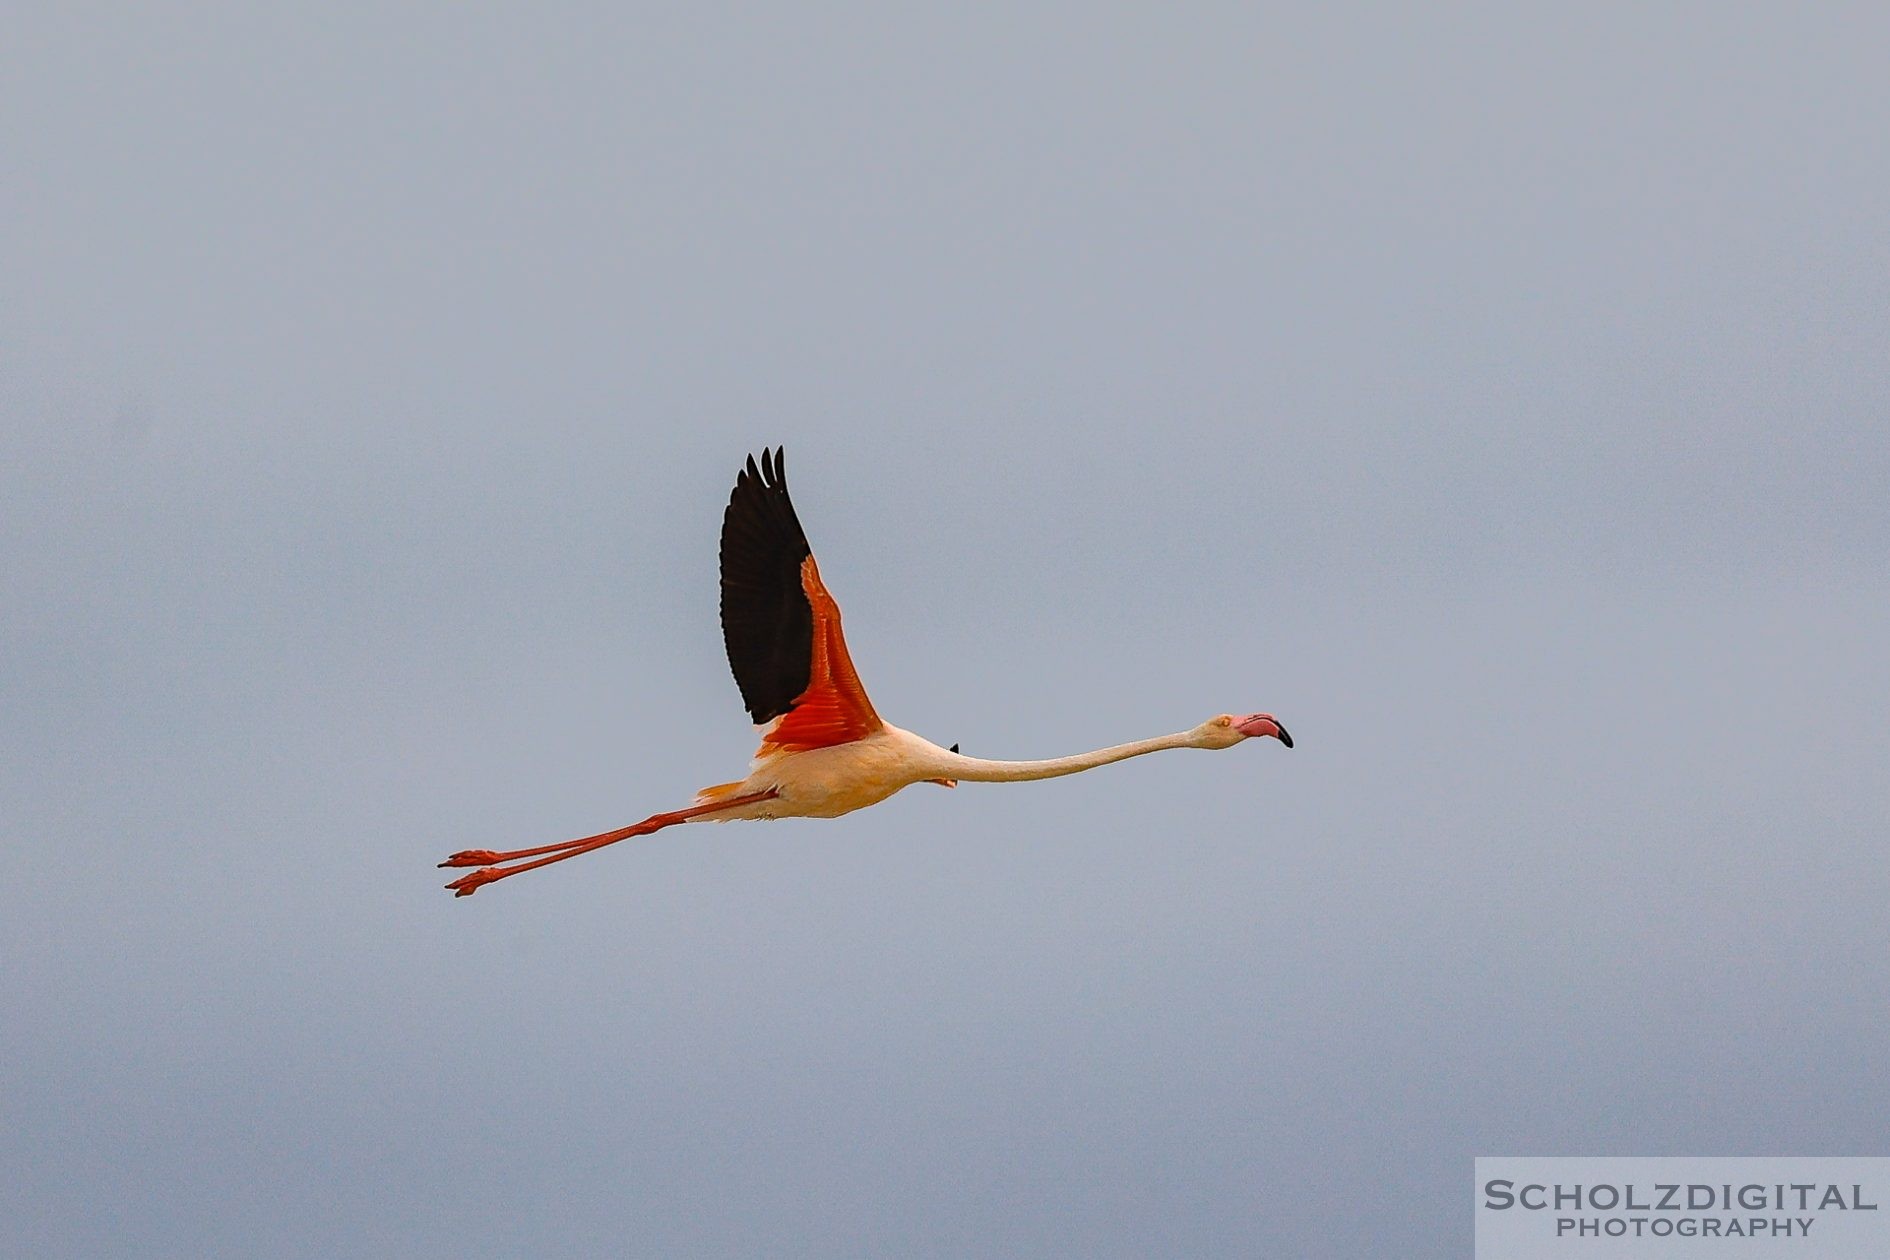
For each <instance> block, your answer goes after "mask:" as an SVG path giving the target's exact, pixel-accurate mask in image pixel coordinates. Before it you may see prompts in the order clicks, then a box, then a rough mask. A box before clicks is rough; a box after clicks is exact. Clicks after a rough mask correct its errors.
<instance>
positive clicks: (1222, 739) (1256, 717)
mask: <svg viewBox="0 0 1890 1260" xmlns="http://www.w3.org/2000/svg"><path fill="white" fill-rule="evenodd" d="M1195 731H1196V733H1197V734H1199V735H1200V737H1201V743H1202V746H1203V747H1205V748H1232V747H1233V746H1234V745H1235V744H1238V743H1240V742H1241V741H1242V740H1244V739H1252V738H1253V737H1254V736H1256V735H1271V736H1272V737H1273V738H1274V739H1277V740H1279V741H1280V742H1281V743H1282V744H1285V745H1286V746H1287V747H1288V748H1291V747H1292V746H1293V737H1292V736H1291V735H1288V734H1287V733H1286V728H1285V727H1284V726H1281V725H1280V723H1279V719H1277V718H1275V717H1274V716H1273V715H1272V714H1271V713H1248V714H1246V715H1244V716H1242V715H1236V714H1233V713H1223V714H1221V715H1220V716H1219V717H1211V718H1209V719H1208V720H1207V721H1205V722H1203V723H1201V725H1200V726H1198V727H1196V728H1195Z"/></svg>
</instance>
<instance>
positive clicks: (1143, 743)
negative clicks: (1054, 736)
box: [938, 731, 1202, 783]
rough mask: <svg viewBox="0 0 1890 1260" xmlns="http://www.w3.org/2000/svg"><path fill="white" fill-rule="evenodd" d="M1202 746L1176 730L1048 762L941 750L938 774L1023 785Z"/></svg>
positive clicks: (975, 781) (1191, 734) (977, 781)
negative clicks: (970, 754)
mask: <svg viewBox="0 0 1890 1260" xmlns="http://www.w3.org/2000/svg"><path fill="white" fill-rule="evenodd" d="M1201 746H1202V745H1201V744H1200V743H1198V742H1197V741H1196V739H1195V732H1193V731H1177V732H1176V733H1175V734H1173V735H1157V736H1156V737H1155V738H1153V739H1138V740H1136V741H1135V742H1133V743H1129V744H1116V745H1115V746H1113V747H1110V748H1098V749H1096V750H1095V751H1094V752H1085V753H1076V754H1074V755H1073V756H1069V757H1052V758H1050V759H1049V760H1048V761H987V760H985V759H984V758H982V757H965V756H961V755H960V754H958V753H955V752H948V751H946V750H945V749H943V748H941V749H939V750H938V756H939V758H940V762H939V771H938V773H939V774H940V776H941V777H945V778H952V779H962V780H964V781H965V782H968V783H1023V782H1027V781H1029V780H1033V779H1054V778H1057V777H1059V776H1061V775H1065V774H1076V773H1078V772H1079V771H1083V770H1094V769H1095V768H1096V767H1097V766H1106V765H1109V764H1110V763H1111V762H1115V761H1126V760H1128V759H1129V758H1130V757H1140V756H1141V755H1142V754H1143V753H1152V752H1161V751H1162V750H1163V749H1166V748H1199V747H1201Z"/></svg>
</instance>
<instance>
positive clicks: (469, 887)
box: [446, 866, 511, 897]
mask: <svg viewBox="0 0 1890 1260" xmlns="http://www.w3.org/2000/svg"><path fill="white" fill-rule="evenodd" d="M509 874H511V872H510V871H502V870H500V869H499V868H498V867H496V866H486V867H481V868H480V869H479V870H476V871H474V872H473V873H472V874H470V875H461V876H460V877H459V878H458V879H456V880H454V881H453V882H452V883H450V884H448V885H446V887H448V888H450V889H452V890H453V895H454V896H455V897H470V896H472V895H473V894H474V893H476V892H478V891H479V890H480V889H481V888H484V887H485V886H486V885H487V884H490V883H491V882H492V881H493V880H495V879H504V878H505V877H506V876H507V875H509Z"/></svg>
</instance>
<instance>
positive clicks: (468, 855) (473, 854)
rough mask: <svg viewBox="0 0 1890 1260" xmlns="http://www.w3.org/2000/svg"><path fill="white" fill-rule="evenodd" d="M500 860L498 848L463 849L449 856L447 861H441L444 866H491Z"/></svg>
mask: <svg viewBox="0 0 1890 1260" xmlns="http://www.w3.org/2000/svg"><path fill="white" fill-rule="evenodd" d="M498 860H499V852H498V850H496V849H462V850H460V851H459V852H458V853H455V854H454V855H453V856H452V857H450V858H447V859H446V861H444V862H442V863H440V865H441V866H442V867H446V866H490V865H492V864H493V863H494V862H497V861H498Z"/></svg>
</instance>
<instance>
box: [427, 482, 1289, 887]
mask: <svg viewBox="0 0 1890 1260" xmlns="http://www.w3.org/2000/svg"><path fill="white" fill-rule="evenodd" d="M722 638H723V641H724V644H725V645H726V646H727V648H728V663H729V667H730V668H731V669H732V670H733V671H734V674H735V682H736V685H737V686H739V687H740V688H741V693H742V701H743V703H744V704H745V705H746V706H747V709H748V712H749V714H750V715H751V716H753V718H754V720H755V723H756V725H757V726H759V727H761V748H760V749H759V750H758V751H757V752H756V754H755V759H754V762H753V764H752V765H751V766H750V767H749V771H748V776H747V777H746V778H744V779H739V780H737V781H735V782H733V783H718V784H716V785H715V786H714V787H707V788H704V789H702V791H701V792H699V793H697V795H696V803H695V804H694V805H691V806H690V807H688V808H687V809H679V810H674V811H672V812H670V813H665V814H652V815H650V816H649V817H648V818H645V819H644V820H643V821H642V822H639V823H633V824H631V825H630V826H628V827H623V828H620V829H618V830H616V831H606V832H604V833H603V834H601V835H595V836H585V837H583V838H581V839H577V840H566V841H564V842H563V843H561V844H547V845H541V846H540V847H538V848H535V849H514V850H512V851H510V852H495V851H493V850H491V849H468V850H466V851H464V852H461V853H455V854H454V855H453V856H452V857H450V858H447V859H446V861H444V862H442V863H440V865H441V866H443V867H462V866H472V867H478V868H479V869H477V870H474V871H472V872H471V873H470V874H467V875H462V876H460V877H459V878H458V879H456V880H454V881H453V882H452V883H450V884H448V885H446V886H447V887H448V888H449V889H451V890H452V891H453V895H454V896H456V897H467V896H471V895H472V894H473V893H475V892H477V891H479V890H480V889H481V888H483V887H485V886H486V885H487V884H490V883H494V882H496V881H498V880H501V879H505V878H507V877H509V876H512V875H517V874H519V873H520V872H521V871H530V870H536V869H538V868H539V867H541V866H550V865H551V864H552V863H554V862H562V861H564V860H565V859H566V858H573V857H577V856H578V855H579V854H581V853H589V852H591V851H592V850H594V849H601V848H603V847H604V846H605V845H610V844H615V843H617V841H619V840H624V839H628V838H629V837H631V836H646V835H649V834H650V833H651V832H653V831H658V830H661V829H662V828H664V827H668V826H671V825H673V824H675V823H682V822H732V821H734V820H735V819H738V818H838V817H839V816H840V815H842V814H850V813H852V812H853V811H854V810H856V809H864V808H865V807H866V806H868V805H877V804H878V803H879V802H881V801H883V800H885V799H886V798H887V797H889V796H891V795H892V794H893V793H894V792H897V791H899V790H900V789H901V788H904V787H908V786H910V785H912V784H914V783H937V784H940V785H941V786H943V787H956V786H957V785H958V783H959V781H961V780H966V781H970V782H974V783H1017V782H1023V781H1025V780H1029V779H1054V778H1057V777H1058V776H1060V775H1065V774H1075V773H1077V772H1078V771H1081V770H1093V769H1095V768H1096V767H1097V766H1106V765H1108V764H1109V763H1110V762H1113V761H1123V760H1126V759H1127V758H1129V757H1139V756H1141V755H1142V754H1144V753H1152V752H1161V751H1162V750H1163V749H1167V748H1232V747H1233V746H1234V745H1235V744H1238V743H1240V742H1242V741H1243V740H1246V739H1250V738H1252V737H1254V736H1259V735H1270V736H1272V737H1273V738H1274V739H1277V740H1279V741H1280V742H1281V743H1282V744H1285V745H1286V746H1287V747H1288V748H1291V747H1292V746H1293V737H1292V736H1290V735H1288V734H1287V733H1286V728H1285V727H1283V726H1281V725H1280V724H1279V722H1278V721H1277V720H1276V719H1275V718H1274V717H1273V715H1272V714H1270V713H1249V714H1246V715H1244V716H1239V717H1237V716H1234V715H1233V714H1229V713H1222V714H1220V715H1218V716H1216V717H1211V718H1209V719H1208V720H1207V721H1205V722H1203V723H1201V724H1200V725H1199V726H1197V727H1195V728H1193V729H1192V730H1187V731H1179V732H1177V733H1175V734H1173V735H1157V736H1155V737H1154V738H1153V739H1141V740H1136V741H1135V742H1134V743H1129V744H1117V745H1115V746H1114V747H1111V748H1099V749H1097V750H1096V751H1094V752H1086V753H1077V754H1075V755H1074V756H1070V757H1054V758H1051V759H1050V760H1048V761H986V760H984V759H982V758H978V757H966V756H962V755H960V753H959V751H958V746H957V745H956V744H954V745H952V746H951V747H950V748H941V747H939V746H938V745H937V744H934V743H932V742H931V741H930V740H928V739H924V738H922V737H921V736H918V735H914V734H913V733H912V732H911V731H906V730H901V729H900V728H899V727H897V726H894V725H893V724H892V723H890V722H887V721H884V720H882V719H881V718H880V716H879V714H878V713H876V712H875V711H874V709H873V702H872V701H870V700H868V699H867V698H866V689H865V688H864V687H862V686H861V685H860V679H859V675H857V674H855V673H854V672H853V661H852V659H851V658H849V657H848V655H847V644H846V640H845V639H844V638H842V637H841V634H840V606H839V605H838V604H836V603H834V600H833V596H831V595H829V594H828V593H827V588H826V587H825V586H824V585H822V584H821V580H820V569H819V567H818V566H817V565H816V564H815V563H814V556H813V552H812V551H811V550H810V549H809V547H808V545H807V535H806V534H804V533H802V532H801V523H800V520H799V518H798V517H796V516H795V514H794V505H793V503H791V502H790V501H789V500H788V491H787V476H786V473H785V472H784V469H783V464H782V460H781V451H780V449H779V448H776V450H775V451H774V453H773V454H772V455H770V454H769V453H768V452H767V451H766V450H763V451H762V455H761V463H760V465H759V466H757V465H756V463H755V458H754V456H752V455H751V456H749V457H748V465H747V467H746V468H744V469H743V470H742V471H741V473H739V474H738V475H737V476H736V478H735V492H734V494H732V495H731V496H729V501H728V510H727V511H726V512H724V513H723V515H722Z"/></svg>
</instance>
